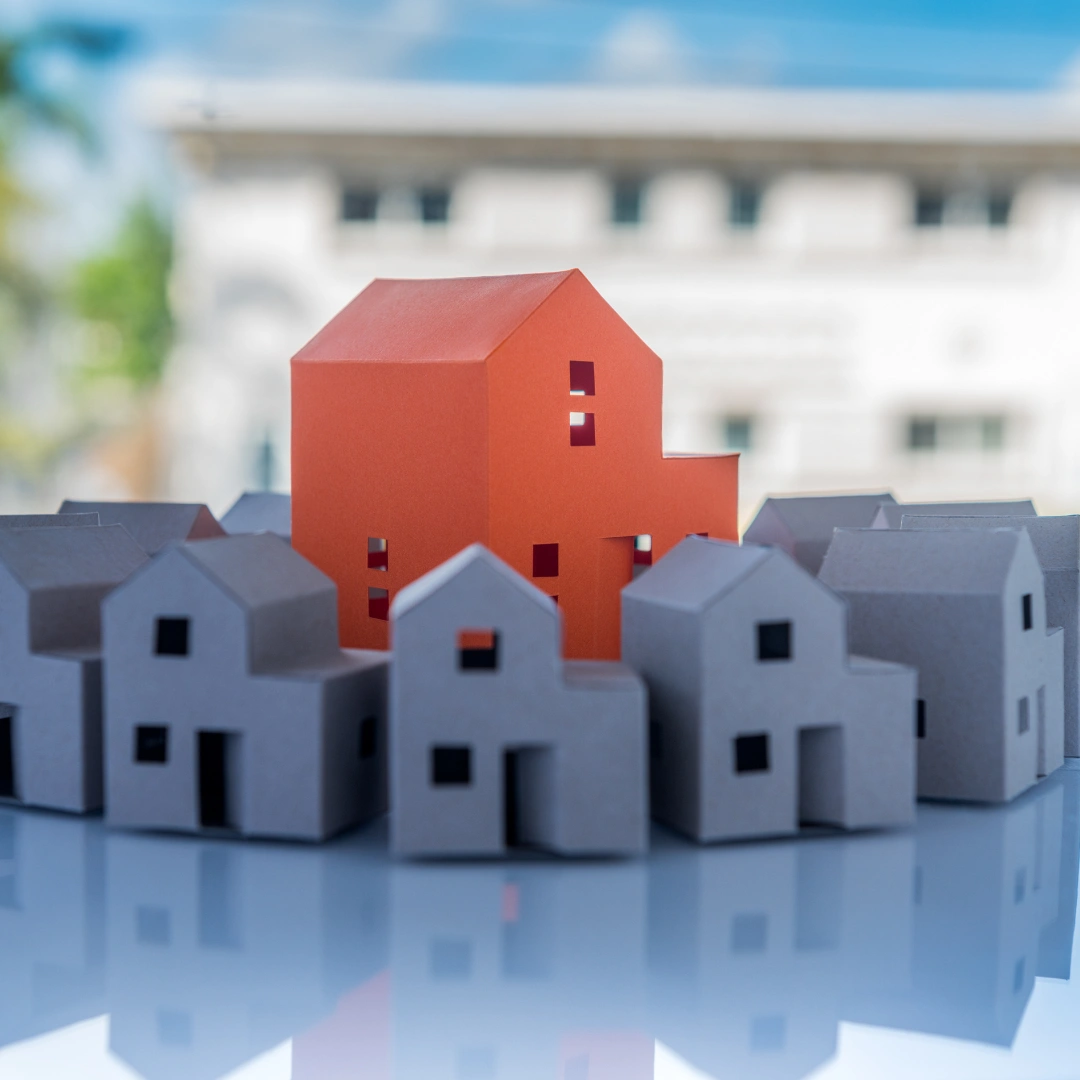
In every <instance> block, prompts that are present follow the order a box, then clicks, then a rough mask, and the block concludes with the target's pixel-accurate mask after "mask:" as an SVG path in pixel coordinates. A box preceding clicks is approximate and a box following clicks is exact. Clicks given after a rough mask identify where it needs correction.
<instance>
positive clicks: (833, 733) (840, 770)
mask: <svg viewBox="0 0 1080 1080" xmlns="http://www.w3.org/2000/svg"><path fill="white" fill-rule="evenodd" d="M799 824H800V825H843V824H844V732H843V728H841V727H840V726H839V724H834V725H829V726H827V727H812V728H802V729H801V730H800V732H799Z"/></svg>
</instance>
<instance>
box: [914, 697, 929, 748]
mask: <svg viewBox="0 0 1080 1080" xmlns="http://www.w3.org/2000/svg"><path fill="white" fill-rule="evenodd" d="M915 735H916V736H917V737H918V738H920V739H925V738H926V702H925V700H923V698H919V700H918V701H916V702H915Z"/></svg>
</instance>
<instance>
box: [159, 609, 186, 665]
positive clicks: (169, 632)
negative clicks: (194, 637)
mask: <svg viewBox="0 0 1080 1080" xmlns="http://www.w3.org/2000/svg"><path fill="white" fill-rule="evenodd" d="M189 627H190V620H189V619H181V618H161V619H158V620H156V623H155V634H154V652H155V653H156V654H157V655H158V656H187V654H188V648H189V646H190V640H189V639H190V633H189Z"/></svg>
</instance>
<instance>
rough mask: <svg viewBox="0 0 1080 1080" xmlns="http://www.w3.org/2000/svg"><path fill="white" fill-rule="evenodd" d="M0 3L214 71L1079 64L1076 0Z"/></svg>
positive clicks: (151, 58)
mask: <svg viewBox="0 0 1080 1080" xmlns="http://www.w3.org/2000/svg"><path fill="white" fill-rule="evenodd" d="M5 11H6V12H9V13H10V14H8V16H7V21H9V22H10V21H29V20H32V19H33V18H36V17H40V16H42V15H64V16H75V17H81V18H90V19H99V20H110V21H113V22H117V23H122V24H125V25H130V26H131V27H132V28H133V29H134V30H135V31H136V34H137V41H138V43H139V46H138V49H137V50H136V51H135V52H134V53H133V55H132V62H144V63H151V64H154V65H156V66H166V67H169V68H174V69H175V68H180V69H187V70H197V71H203V72H207V73H210V72H213V73H215V74H309V73H313V72H317V73H320V74H326V73H335V74H342V75H352V76H361V77H364V76H366V77H395V78H420V79H455V80H470V81H475V80H479V81H503V80H506V81H529V82H546V81H580V80H590V81H593V80H618V81H667V82H670V81H685V82H699V83H701V82H704V83H731V82H736V83H754V84H782V85H818V86H820V85H840V86H853V85H854V86H886V87H887V86H905V87H912V86H915V87H926V86H931V87H955V88H959V87H971V88H1001V89H1041V88H1047V87H1052V86H1055V85H1058V84H1060V83H1061V82H1062V81H1063V80H1067V79H1070V77H1071V74H1072V72H1073V69H1074V66H1077V67H1080V65H1075V59H1076V57H1077V56H1078V55H1080V0H1071V2H1064V0H1027V2H1024V0H1010V2H1005V0H981V2H976V0H861V2H860V0H666V2H665V3H648V2H636V3H635V2H632V0H157V2H148V0H97V2H94V3H89V2H85V0H68V2H67V3H60V2H58V0H6V2H5ZM2 21H4V17H3V16H0V22H2Z"/></svg>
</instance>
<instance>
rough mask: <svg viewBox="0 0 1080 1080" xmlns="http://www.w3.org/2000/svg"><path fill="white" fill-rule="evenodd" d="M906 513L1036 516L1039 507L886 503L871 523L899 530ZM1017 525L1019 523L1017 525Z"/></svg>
mask: <svg viewBox="0 0 1080 1080" xmlns="http://www.w3.org/2000/svg"><path fill="white" fill-rule="evenodd" d="M905 514H921V515H922V516H923V517H929V516H934V517H984V516H985V515H987V514H991V515H993V516H995V517H1035V504H1034V503H1033V502H1032V501H1031V500H1030V499H1017V500H1015V501H1013V502H954V503H898V502H893V503H883V504H882V505H881V506H879V507H878V510H877V514H876V515H875V516H874V520H873V522H872V523H871V528H874V529H899V528H900V523H901V521H902V520H903V517H904V515H905ZM1014 524H1015V522H1014Z"/></svg>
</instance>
